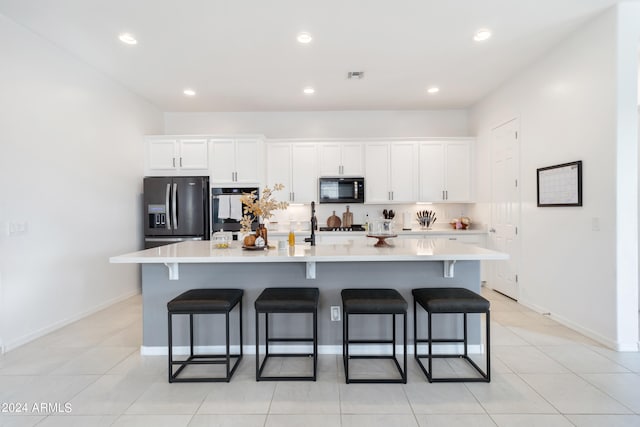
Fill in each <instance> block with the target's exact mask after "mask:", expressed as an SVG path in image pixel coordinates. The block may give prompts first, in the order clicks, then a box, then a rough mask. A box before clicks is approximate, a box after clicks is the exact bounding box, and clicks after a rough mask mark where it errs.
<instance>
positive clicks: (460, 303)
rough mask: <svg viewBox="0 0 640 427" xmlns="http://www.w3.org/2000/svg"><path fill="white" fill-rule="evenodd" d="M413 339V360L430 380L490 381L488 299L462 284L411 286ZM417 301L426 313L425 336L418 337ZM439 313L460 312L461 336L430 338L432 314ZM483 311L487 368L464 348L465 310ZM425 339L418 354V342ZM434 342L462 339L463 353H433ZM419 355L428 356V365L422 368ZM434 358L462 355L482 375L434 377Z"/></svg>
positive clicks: (465, 346) (471, 311)
mask: <svg viewBox="0 0 640 427" xmlns="http://www.w3.org/2000/svg"><path fill="white" fill-rule="evenodd" d="M412 293H413V311H414V317H413V334H414V335H413V342H414V344H413V345H414V354H415V358H416V361H417V362H418V364H419V365H420V368H421V369H422V372H424V374H425V375H426V376H427V380H429V382H490V381H491V336H490V328H489V324H490V314H489V305H490V304H489V301H487V300H486V299H484V298H483V297H481V296H480V295H478V294H476V293H475V292H473V291H470V290H469V289H465V288H421V289H413V291H412ZM417 305H420V307H422V308H423V309H424V310H425V311H426V312H427V317H428V326H427V339H426V340H425V339H418V321H417V317H418V312H417ZM441 313H457V314H462V315H463V325H464V326H463V328H464V332H463V338H462V339H460V338H443V339H433V335H432V315H433V314H441ZM468 313H484V314H485V316H486V318H485V321H486V341H487V343H486V357H487V363H486V371H483V370H482V369H480V367H479V366H478V365H477V364H476V363H475V362H474V361H473V360H472V359H471V358H470V357H469V354H468V351H467V350H468V349H467V344H468V343H467V314H468ZM424 342H426V343H428V353H427V354H418V343H424ZM433 343H464V353H463V354H433ZM421 358H427V359H428V366H429V369H425V367H424V365H423V364H422V361H421V360H420V359H421ZM435 358H461V359H465V360H467V362H469V364H470V365H471V366H473V368H474V369H475V370H476V371H478V372H479V373H480V375H481V377H471V378H457V377H453V378H446V377H445V378H433V366H432V362H433V359H435Z"/></svg>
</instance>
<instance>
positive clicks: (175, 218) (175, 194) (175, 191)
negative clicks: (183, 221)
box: [171, 183, 178, 230]
mask: <svg viewBox="0 0 640 427" xmlns="http://www.w3.org/2000/svg"><path fill="white" fill-rule="evenodd" d="M177 200H178V184H176V183H174V184H173V199H172V200H171V202H172V203H173V206H172V208H171V214H172V215H173V229H174V230H177V229H178V212H177V210H178V202H177Z"/></svg>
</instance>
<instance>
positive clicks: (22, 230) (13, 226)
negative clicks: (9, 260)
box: [7, 221, 29, 236]
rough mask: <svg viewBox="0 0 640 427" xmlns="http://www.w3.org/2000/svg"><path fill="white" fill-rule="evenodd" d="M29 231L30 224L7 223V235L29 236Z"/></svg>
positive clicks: (23, 222)
mask: <svg viewBox="0 0 640 427" xmlns="http://www.w3.org/2000/svg"><path fill="white" fill-rule="evenodd" d="M28 229H29V223H28V222H27V221H10V222H8V223H7V235H8V236H18V235H20V234H27V230H28Z"/></svg>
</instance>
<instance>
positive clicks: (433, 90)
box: [427, 86, 440, 93]
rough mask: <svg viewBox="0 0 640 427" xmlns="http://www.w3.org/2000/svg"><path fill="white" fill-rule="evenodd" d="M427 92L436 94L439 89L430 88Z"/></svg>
mask: <svg viewBox="0 0 640 427" xmlns="http://www.w3.org/2000/svg"><path fill="white" fill-rule="evenodd" d="M427 92H429V93H438V92H440V88H439V87H437V86H432V87H430V88H429V89H427Z"/></svg>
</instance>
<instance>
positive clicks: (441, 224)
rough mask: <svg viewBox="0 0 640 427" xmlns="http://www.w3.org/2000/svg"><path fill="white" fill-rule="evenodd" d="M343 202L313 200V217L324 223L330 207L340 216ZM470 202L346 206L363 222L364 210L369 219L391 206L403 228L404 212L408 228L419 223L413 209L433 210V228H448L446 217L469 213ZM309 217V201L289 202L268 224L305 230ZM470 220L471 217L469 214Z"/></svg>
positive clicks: (343, 205)
mask: <svg viewBox="0 0 640 427" xmlns="http://www.w3.org/2000/svg"><path fill="white" fill-rule="evenodd" d="M346 206H347V205H346V204H317V203H316V217H317V218H318V226H319V227H323V226H325V225H326V223H327V218H329V217H330V216H331V215H332V214H333V211H335V212H336V215H337V216H338V217H339V218H342V214H343V213H344V212H346ZM472 206H473V205H472V204H465V203H459V204H454V203H447V204H444V203H440V204H438V203H434V204H430V205H426V204H416V203H412V204H379V205H369V204H350V205H349V210H350V211H351V212H353V223H354V224H363V223H364V222H365V221H366V216H367V214H368V215H369V220H374V219H378V218H382V211H383V210H384V209H387V210H393V212H394V213H395V218H394V221H395V228H396V229H398V230H399V229H402V226H403V214H404V213H405V212H406V213H408V214H409V217H410V218H411V225H410V227H411V228H417V227H419V225H418V221H417V219H416V213H417V212H418V211H423V210H432V211H435V213H436V217H437V221H436V223H435V224H434V228H448V224H449V221H450V220H451V219H452V218H457V217H459V216H469V212H470V211H471V208H472ZM310 218H311V207H310V205H309V204H305V205H294V206H289V208H288V209H287V210H285V211H276V213H275V215H274V216H273V217H272V218H271V221H269V222H270V223H272V225H271V226H270V228H272V229H274V230H276V229H277V230H281V231H286V230H289V227H290V224H291V223H293V224H294V227H295V229H296V230H308V229H309V220H310ZM471 220H472V221H473V218H471Z"/></svg>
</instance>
